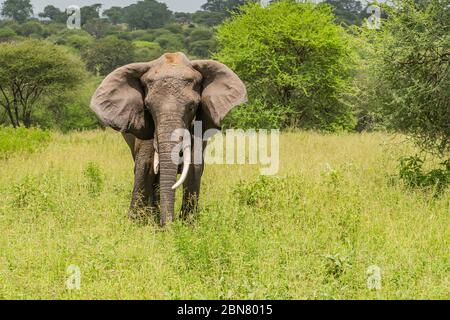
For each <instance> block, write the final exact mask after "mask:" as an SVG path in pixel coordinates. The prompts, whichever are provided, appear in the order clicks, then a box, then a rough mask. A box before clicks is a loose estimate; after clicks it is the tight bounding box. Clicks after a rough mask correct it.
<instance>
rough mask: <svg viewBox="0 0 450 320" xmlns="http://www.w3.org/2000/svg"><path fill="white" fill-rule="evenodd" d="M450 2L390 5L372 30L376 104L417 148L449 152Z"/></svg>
mask: <svg viewBox="0 0 450 320" xmlns="http://www.w3.org/2000/svg"><path fill="white" fill-rule="evenodd" d="M448 5H449V2H448V1H442V0H427V1H414V0H403V1H401V5H399V6H394V7H387V8H386V10H388V13H389V19H386V20H385V21H383V24H382V29H381V30H377V31H376V32H374V31H373V30H369V31H370V32H368V33H369V36H370V37H372V38H373V43H374V47H375V51H376V58H377V59H376V61H377V63H374V69H372V70H371V71H370V72H372V73H375V74H376V76H377V82H376V83H377V84H378V85H379V86H380V88H379V90H378V95H377V96H376V99H377V102H378V104H379V105H380V107H381V109H382V111H383V114H384V116H385V118H386V119H387V120H388V121H389V124H390V125H391V126H392V127H393V128H394V129H395V130H398V131H401V132H403V133H406V134H408V135H410V136H411V137H413V138H415V141H416V142H417V143H418V144H419V146H420V147H421V148H422V149H424V150H426V151H431V152H436V153H439V154H440V155H442V156H444V157H448V155H449V154H450V125H449V119H450V118H449V117H450V113H449V110H450V109H449V105H450V104H449V101H450V90H449V88H450V77H449V65H450V37H449V21H450V10H449V7H448Z"/></svg>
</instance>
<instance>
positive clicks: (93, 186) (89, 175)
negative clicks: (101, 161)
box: [83, 162, 104, 197]
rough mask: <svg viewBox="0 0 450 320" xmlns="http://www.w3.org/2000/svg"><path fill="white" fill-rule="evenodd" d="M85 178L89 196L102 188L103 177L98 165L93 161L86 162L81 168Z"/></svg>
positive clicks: (96, 193)
mask: <svg viewBox="0 0 450 320" xmlns="http://www.w3.org/2000/svg"><path fill="white" fill-rule="evenodd" d="M83 176H84V178H85V179H86V184H85V188H86V190H87V191H88V193H89V195H90V196H93V197H95V196H97V195H98V194H99V193H100V192H101V191H102V189H103V184H104V179H103V173H102V171H101V169H100V166H99V165H98V164H97V163H95V162H88V164H87V165H86V167H85V168H84V170H83Z"/></svg>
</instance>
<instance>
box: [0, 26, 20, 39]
mask: <svg viewBox="0 0 450 320" xmlns="http://www.w3.org/2000/svg"><path fill="white" fill-rule="evenodd" d="M16 37H17V34H16V33H15V32H14V30H13V29H11V28H9V27H5V28H0V42H3V41H10V40H13V39H14V38H16Z"/></svg>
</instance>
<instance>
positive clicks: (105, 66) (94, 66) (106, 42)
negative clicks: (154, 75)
mask: <svg viewBox="0 0 450 320" xmlns="http://www.w3.org/2000/svg"><path fill="white" fill-rule="evenodd" d="M82 57H83V60H84V61H85V62H86V67H87V68H88V70H90V71H91V72H93V73H95V74H97V73H98V74H100V75H102V76H106V75H107V74H109V73H110V72H112V71H113V70H115V69H116V68H119V67H121V66H123V65H125V64H128V63H131V62H133V58H134V46H133V44H132V43H131V42H130V41H126V40H121V39H118V38H116V37H114V36H109V37H106V38H103V39H100V40H98V41H96V42H94V43H93V44H92V45H90V46H89V48H88V49H87V50H86V51H85V52H84V53H83V54H82Z"/></svg>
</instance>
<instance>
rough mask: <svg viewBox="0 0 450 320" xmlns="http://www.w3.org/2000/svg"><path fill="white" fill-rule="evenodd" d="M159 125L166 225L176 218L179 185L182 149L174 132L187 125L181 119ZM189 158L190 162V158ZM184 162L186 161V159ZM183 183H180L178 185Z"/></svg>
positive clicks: (162, 200)
mask: <svg viewBox="0 0 450 320" xmlns="http://www.w3.org/2000/svg"><path fill="white" fill-rule="evenodd" d="M158 127H159V128H158V129H157V144H158V158H159V174H160V207H161V225H163V226H164V225H166V224H167V223H168V222H171V221H173V218H174V204H175V189H176V188H174V187H175V186H176V185H177V183H176V181H177V173H178V160H179V158H178V155H179V151H181V150H180V148H179V147H180V141H176V139H174V132H176V129H179V128H181V129H182V128H184V127H185V125H184V123H183V121H182V120H181V119H180V120H174V119H170V120H168V121H163V123H160V126H158ZM184 154H185V153H183V155H184ZM189 154H190V152H189ZM188 160H189V162H190V159H188ZM184 162H186V159H185V161H184ZM183 171H184V170H183ZM182 176H183V175H182ZM180 180H184V179H180ZM182 182H183V181H181V183H182ZM181 183H178V185H179V184H181Z"/></svg>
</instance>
